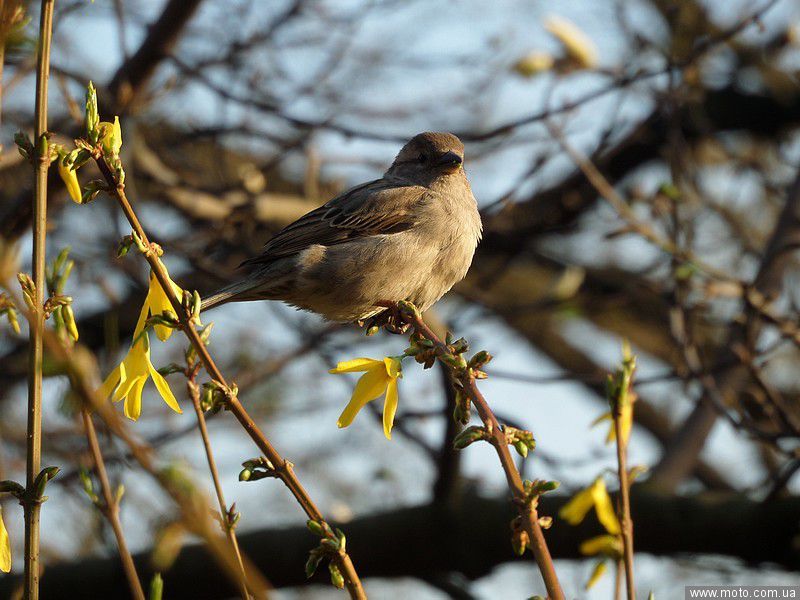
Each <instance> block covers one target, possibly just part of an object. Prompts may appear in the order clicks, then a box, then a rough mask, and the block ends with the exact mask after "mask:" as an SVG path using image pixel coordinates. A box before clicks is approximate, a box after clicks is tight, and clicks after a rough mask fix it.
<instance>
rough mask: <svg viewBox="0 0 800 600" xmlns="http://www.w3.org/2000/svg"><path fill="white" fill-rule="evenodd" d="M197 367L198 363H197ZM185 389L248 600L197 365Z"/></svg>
mask: <svg viewBox="0 0 800 600" xmlns="http://www.w3.org/2000/svg"><path fill="white" fill-rule="evenodd" d="M198 367H199V365H198ZM187 375H188V378H187V380H186V389H187V391H188V392H189V397H190V398H191V399H192V406H194V412H195V415H197V428H198V430H199V431H200V437H201V438H202V439H203V448H204V449H205V452H206V460H207V461H208V470H209V472H210V473H211V479H212V481H213V482H214V492H215V493H216V495H217V502H218V503H219V518H220V524H221V525H222V527H223V529H224V531H225V535H227V536H228V540H230V543H231V548H232V549H233V553H234V555H235V556H236V561H237V562H238V563H239V568H240V569H241V572H242V577H241V580H240V588H239V593H240V594H241V596H242V598H243V600H248V599H249V598H250V594H249V593H248V591H247V585H246V578H245V571H244V563H243V562H242V553H241V551H240V550H239V541H238V540H237V539H236V529H235V528H236V524H235V523H233V522H231V516H232V515H231V514H230V513H229V511H228V505H227V504H226V502H225V496H224V494H223V492H222V485H221V484H220V482H219V471H217V462H216V460H214V452H213V450H212V449H211V438H210V437H209V436H208V427H207V425H206V417H205V414H203V409H202V407H201V406H200V390H199V388H198V387H197V383H196V382H195V378H196V377H197V367H195V368H193V369H192V370H191V372H190V373H187Z"/></svg>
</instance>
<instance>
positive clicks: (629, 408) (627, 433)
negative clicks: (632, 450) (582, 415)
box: [592, 392, 636, 446]
mask: <svg viewBox="0 0 800 600" xmlns="http://www.w3.org/2000/svg"><path fill="white" fill-rule="evenodd" d="M629 396H630V398H629V401H628V402H626V403H625V404H623V405H622V406H621V407H620V411H619V412H620V415H619V419H620V424H621V425H622V442H623V445H624V446H627V445H628V440H629V439H630V438H631V429H632V428H633V401H634V400H635V399H636V397H635V395H634V393H633V392H629ZM603 421H609V428H608V435H606V444H610V443H612V442H614V441H615V440H616V439H617V430H616V428H615V427H614V420H613V419H612V418H611V413H610V412H607V413H604V414H602V415H600V416H599V417H597V418H596V419H595V420H594V421H592V427H594V426H595V425H598V424H600V423H602V422H603Z"/></svg>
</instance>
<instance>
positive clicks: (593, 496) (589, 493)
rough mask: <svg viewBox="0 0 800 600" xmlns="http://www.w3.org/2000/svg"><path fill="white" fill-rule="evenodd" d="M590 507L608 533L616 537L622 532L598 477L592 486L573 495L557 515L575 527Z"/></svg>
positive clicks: (601, 480)
mask: <svg viewBox="0 0 800 600" xmlns="http://www.w3.org/2000/svg"><path fill="white" fill-rule="evenodd" d="M592 507H594V510H595V513H597V520H598V521H600V523H602V524H603V527H605V528H606V531H607V532H608V533H610V534H613V535H618V534H619V533H620V532H621V531H622V529H621V528H620V526H619V520H618V519H617V515H616V513H615V512H614V506H613V504H612V502H611V497H610V496H609V495H608V490H607V489H606V482H605V481H604V480H603V478H602V477H598V478H597V479H595V480H594V483H592V485H590V486H589V487H587V488H586V489H583V490H581V491H580V492H578V493H577V494H575V496H573V498H572V500H570V501H569V502H567V503H566V504H565V505H564V506H562V507H561V510H560V511H559V512H558V514H559V516H560V517H561V518H562V519H564V520H565V521H567V522H568V523H569V524H570V525H577V524H578V523H580V522H581V521H583V519H584V518H586V515H587V513H588V512H589V511H590V510H591V509H592Z"/></svg>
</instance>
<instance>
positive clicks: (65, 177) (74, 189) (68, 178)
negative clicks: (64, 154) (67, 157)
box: [57, 159, 82, 204]
mask: <svg viewBox="0 0 800 600" xmlns="http://www.w3.org/2000/svg"><path fill="white" fill-rule="evenodd" d="M57 162H58V174H59V175H61V179H62V181H63V182H64V185H66V186H67V193H69V197H70V198H71V199H72V201H73V202H75V203H76V204H80V203H81V195H82V193H81V184H80V182H78V174H77V173H76V172H75V169H70V168H69V167H67V166H66V165H65V164H64V162H63V160H62V159H58V161H57Z"/></svg>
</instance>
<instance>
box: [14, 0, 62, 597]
mask: <svg viewBox="0 0 800 600" xmlns="http://www.w3.org/2000/svg"><path fill="white" fill-rule="evenodd" d="M54 1H55V0H42V4H41V15H40V20H39V48H38V52H37V68H36V129H35V140H34V147H35V149H36V151H35V155H34V156H35V166H34V168H35V178H34V195H33V258H32V264H33V268H32V270H33V283H34V287H35V291H34V298H33V304H34V307H33V315H32V318H31V319H30V321H29V324H30V351H29V361H28V428H27V452H26V469H25V475H26V477H25V486H26V491H25V496H24V499H23V500H22V506H23V508H24V512H25V592H24V596H25V598H26V599H27V600H37V598H38V597H39V514H40V512H41V507H42V499H41V497H39V496H38V495H37V494H36V493H35V491H34V483H35V481H36V478H37V477H38V475H39V471H40V469H41V466H42V464H41V463H42V335H43V331H44V311H43V309H42V303H43V301H44V276H45V251H46V245H45V244H46V234H47V171H48V169H49V168H50V149H49V147H48V142H47V136H46V134H47V82H48V78H49V76H50V44H51V41H52V34H53V5H54Z"/></svg>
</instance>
